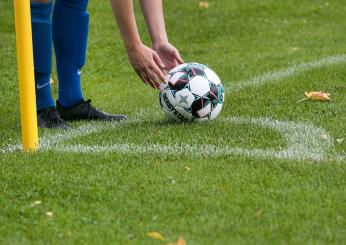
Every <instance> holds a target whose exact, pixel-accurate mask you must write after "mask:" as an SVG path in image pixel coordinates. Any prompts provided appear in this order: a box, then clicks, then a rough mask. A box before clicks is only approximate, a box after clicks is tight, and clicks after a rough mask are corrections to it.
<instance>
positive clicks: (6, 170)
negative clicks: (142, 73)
mask: <svg viewBox="0 0 346 245" xmlns="http://www.w3.org/2000/svg"><path fill="white" fill-rule="evenodd" d="M198 2H199V1H196V0H189V1H184V0H175V1H168V0H167V1H164V3H165V15H166V22H167V31H168V33H169V36H170V40H171V42H172V43H173V44H175V45H176V46H177V47H179V49H180V51H181V54H182V56H183V57H184V59H185V60H186V61H197V62H200V63H204V64H207V65H209V66H210V67H212V68H213V69H214V70H215V71H216V72H217V73H218V74H219V75H220V77H221V79H222V81H223V83H224V85H225V87H226V88H227V85H230V84H231V83H232V81H241V80H246V79H250V78H252V77H254V76H258V75H261V74H264V73H267V72H271V71H277V70H280V69H283V68H285V67H289V66H292V65H294V64H301V63H304V62H310V61H314V60H320V59H321V58H323V57H327V56H333V55H339V54H345V53H346V50H345V40H346V32H345V31H344V30H345V29H346V22H345V21H344V16H345V12H346V6H345V4H344V2H343V1H341V0H332V1H328V2H325V1H319V0H316V1H313V2H312V1H298V0H289V1H285V2H281V3H278V1H275V0H261V1H253V0H246V1H229V0H217V1H216V0H213V1H212V0H210V1H209V8H208V9H201V8H199V7H198ZM0 9H1V14H0V72H1V76H0V91H1V96H0V104H1V107H0V114H1V130H0V148H3V147H5V146H7V145H9V144H17V143H18V142H19V140H20V123H19V122H20V119H19V102H18V85H17V84H18V82H17V74H16V56H15V34H14V23H13V5H12V2H11V1H1V2H0ZM136 10H137V12H138V13H139V11H138V10H139V7H138V4H137V5H136ZM89 12H90V14H91V23H90V38H89V48H88V56H87V65H86V67H85V68H84V70H83V80H84V81H83V88H84V96H85V97H86V98H92V99H93V100H94V103H95V105H97V106H99V107H101V108H102V109H105V110H107V111H110V112H121V113H126V114H128V115H129V116H130V118H132V119H130V121H129V123H126V124H123V125H118V126H116V125H115V126H113V127H108V126H107V124H99V123H97V124H95V126H97V127H104V130H101V131H97V132H95V133H91V134H88V135H85V136H78V137H74V138H69V139H67V140H66V141H64V142H62V143H60V144H64V145H65V146H72V145H76V144H83V145H86V146H94V145H101V146H111V145H114V144H123V143H126V144H134V145H140V146H142V147H146V146H149V145H155V144H161V145H180V144H189V145H193V146H200V145H203V144H204V145H214V146H216V147H224V146H228V147H238V148H241V149H248V150H251V149H255V148H256V149H263V150H275V151H278V150H280V149H285V148H286V147H288V145H289V142H286V140H285V138H284V137H283V135H282V134H281V133H280V132H278V131H276V130H274V129H271V128H266V127H260V126H258V125H254V124H237V123H226V122H225V120H226V118H259V117H260V118H271V119H273V120H280V121H290V122H293V123H304V124H310V123H311V124H312V125H314V126H315V127H318V128H322V129H324V130H325V131H326V132H327V133H328V134H329V135H330V137H331V142H332V143H333V145H332V146H331V147H330V149H328V150H327V152H326V155H325V158H324V159H323V160H322V161H314V160H309V159H307V160H303V161H298V160H292V159H291V160H290V159H281V160H280V159H277V158H260V157H255V156H252V157H249V156H245V155H241V154H240V155H232V154H221V155H204V154H203V153H202V154H158V153H155V152H148V153H142V154H135V153H131V152H130V153H126V152H123V153H121V152H106V153H91V152H90V153H61V152H60V153H59V152H57V151H55V150H54V149H55V147H58V146H59V145H60V144H57V145H56V146H53V147H51V148H50V149H49V150H46V151H39V152H37V153H36V154H22V153H19V152H14V153H0V164H1V168H0V171H1V172H0V187H1V188H0V207H1V211H0V244H167V243H168V242H172V241H176V240H177V238H178V237H179V235H180V234H183V235H184V237H185V239H186V241H187V244H346V232H345V231H346V215H345V214H346V205H345V203H346V188H345V187H346V165H345V163H346V162H345V156H346V116H345V115H346V109H345V108H346V85H345V82H346V71H345V68H346V65H345V63H341V64H337V65H333V66H326V67H320V68H318V69H313V70H310V71H306V72H303V73H300V74H297V75H295V76H290V77H287V78H284V79H281V80H277V81H273V82H269V83H266V84H264V85H263V86H249V87H247V88H245V89H242V90H239V91H237V92H235V91H230V90H227V91H226V101H225V104H224V108H223V111H222V114H221V116H220V119H219V120H216V121H215V122H212V123H208V124H201V125H199V124H191V125H180V124H169V123H167V121H166V120H165V118H164V116H163V114H162V113H160V111H159V109H158V95H157V92H156V91H153V90H151V89H150V88H149V87H146V86H145V85H144V84H143V83H141V82H140V80H139V79H138V78H137V76H136V75H135V73H134V72H133V71H132V68H131V67H130V66H129V64H128V61H127V57H126V53H125V51H124V48H123V45H122V41H121V39H120V37H119V33H118V31H117V29H116V25H115V23H114V20H113V17H112V13H111V10H110V8H109V6H108V2H107V1H91V2H90V6H89ZM137 17H138V18H137V19H138V25H139V29H140V31H141V33H142V36H143V40H144V41H145V42H146V43H147V44H149V43H150V42H149V37H148V34H147V33H146V30H145V25H144V22H143V18H142V17H141V16H140V15H139V14H138V15H137ZM53 76H54V77H56V74H55V72H54V73H53ZM310 90H324V91H328V92H330V93H332V97H333V100H332V102H330V103H319V102H310V101H305V102H302V103H296V102H297V101H298V100H299V99H301V98H302V97H303V93H304V92H305V91H310ZM53 91H54V93H55V94H56V92H57V88H53ZM71 125H72V127H74V128H76V129H78V128H79V127H81V126H83V125H85V124H84V123H72V124H71ZM57 133H58V132H57V131H52V132H50V131H47V130H44V131H40V135H41V136H45V137H46V136H47V137H49V136H54V135H56V134H57ZM303 136H304V135H303ZM337 139H345V140H344V141H342V142H340V141H337ZM301 140H309V138H306V139H304V138H303V139H301ZM310 140H313V139H310ZM318 140H319V141H321V139H318ZM335 156H341V158H342V159H341V160H340V159H339V161H335V159H334V158H335ZM333 159H334V160H333ZM37 200H40V201H42V204H40V205H36V206H32V203H33V202H35V201H37ZM49 211H51V212H53V217H51V218H49V217H48V216H47V215H46V212H49ZM149 231H158V232H160V233H162V234H163V235H164V236H165V241H163V242H161V241H157V240H154V239H152V238H150V237H148V236H147V235H146V233H147V232H149Z"/></svg>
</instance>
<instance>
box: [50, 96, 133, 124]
mask: <svg viewBox="0 0 346 245" xmlns="http://www.w3.org/2000/svg"><path fill="white" fill-rule="evenodd" d="M56 105H57V109H58V112H59V114H60V116H61V118H62V119H64V120H68V121H75V120H99V121H121V120H126V119H127V116H126V115H120V114H119V115H118V114H109V113H106V112H103V111H101V110H99V109H97V108H95V107H94V106H93V105H91V100H83V101H81V102H78V103H77V104H74V105H72V106H70V107H62V106H61V105H60V104H59V101H57V102H56Z"/></svg>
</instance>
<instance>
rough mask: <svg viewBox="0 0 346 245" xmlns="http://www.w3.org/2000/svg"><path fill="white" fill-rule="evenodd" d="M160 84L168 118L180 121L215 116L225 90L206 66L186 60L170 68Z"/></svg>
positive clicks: (164, 109)
mask: <svg viewBox="0 0 346 245" xmlns="http://www.w3.org/2000/svg"><path fill="white" fill-rule="evenodd" d="M165 80H166V83H165V84H162V85H161V87H160V105H161V108H162V110H163V111H164V112H165V114H166V115H167V116H168V118H169V119H171V120H174V121H181V122H191V121H208V120H213V119H215V118H216V117H217V116H218V115H219V113H220V112H221V109H222V104H223V102H224V99H225V90H224V87H223V86H222V84H221V81H220V78H219V77H218V75H216V73H215V72H214V71H212V70H211V69H210V68H208V67H207V66H205V65H202V64H198V63H187V64H182V65H178V66H177V67H175V68H173V69H172V70H170V71H169V73H168V75H167V76H166V79H165Z"/></svg>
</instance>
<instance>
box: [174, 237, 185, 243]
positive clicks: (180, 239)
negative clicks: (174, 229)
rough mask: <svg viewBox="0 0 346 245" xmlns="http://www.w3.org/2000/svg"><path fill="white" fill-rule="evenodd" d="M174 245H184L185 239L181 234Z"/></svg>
mask: <svg viewBox="0 0 346 245" xmlns="http://www.w3.org/2000/svg"><path fill="white" fill-rule="evenodd" d="M176 245H186V242H185V239H184V237H183V236H180V237H179V239H178V241H177V243H176Z"/></svg>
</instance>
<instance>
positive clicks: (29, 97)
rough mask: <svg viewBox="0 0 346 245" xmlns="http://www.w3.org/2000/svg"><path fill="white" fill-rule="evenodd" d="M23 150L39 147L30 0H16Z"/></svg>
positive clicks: (15, 12) (33, 149) (27, 150)
mask: <svg viewBox="0 0 346 245" xmlns="http://www.w3.org/2000/svg"><path fill="white" fill-rule="evenodd" d="M14 14H15V22H16V40H17V63H18V79H19V97H20V114H21V125H22V143H23V150H24V151H26V152H30V151H35V150H36V149H37V147H38V131H37V115H36V98H35V82H34V58H33V48H32V34H31V17H30V0H14Z"/></svg>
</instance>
